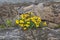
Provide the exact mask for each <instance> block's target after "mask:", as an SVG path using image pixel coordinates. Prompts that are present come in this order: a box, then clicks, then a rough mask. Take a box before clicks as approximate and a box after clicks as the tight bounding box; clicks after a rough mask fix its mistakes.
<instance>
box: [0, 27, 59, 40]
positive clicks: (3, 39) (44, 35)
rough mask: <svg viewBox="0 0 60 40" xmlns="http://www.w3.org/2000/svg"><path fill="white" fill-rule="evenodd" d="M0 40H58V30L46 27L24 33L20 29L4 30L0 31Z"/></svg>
mask: <svg viewBox="0 0 60 40" xmlns="http://www.w3.org/2000/svg"><path fill="white" fill-rule="evenodd" d="M2 31H3V32H2ZM0 40H60V29H55V30H54V29H50V28H48V27H44V28H39V29H30V30H26V31H23V30H21V28H13V29H5V30H0Z"/></svg>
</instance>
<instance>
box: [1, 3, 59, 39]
mask: <svg viewBox="0 0 60 40" xmlns="http://www.w3.org/2000/svg"><path fill="white" fill-rule="evenodd" d="M59 5H60V3H39V4H38V5H31V6H27V7H23V8H22V9H21V10H23V11H22V12H23V13H25V12H29V11H32V12H34V15H37V16H40V17H41V19H42V20H44V21H48V26H50V27H52V28H53V26H57V24H60V20H59V19H60V6H59ZM14 8H17V9H14ZM3 9H4V10H3ZM0 10H1V11H0V14H1V15H0V17H2V18H3V19H4V20H5V19H6V18H8V19H10V18H11V19H16V18H18V15H17V14H16V11H15V10H18V7H17V6H16V7H13V8H11V6H9V5H6V6H3V7H1V8H0ZM12 10H13V12H12V13H11V11H12ZM9 15H10V16H9ZM15 16H17V17H15ZM0 21H1V20H0ZM13 21H14V20H13ZM55 23H57V24H55ZM13 24H14V23H13ZM0 40H60V29H50V28H49V27H44V28H38V29H30V30H26V31H23V30H22V29H21V28H13V29H4V30H1V29H0Z"/></svg>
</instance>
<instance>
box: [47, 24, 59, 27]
mask: <svg viewBox="0 0 60 40" xmlns="http://www.w3.org/2000/svg"><path fill="white" fill-rule="evenodd" d="M48 27H49V28H59V27H58V24H55V23H49V24H48Z"/></svg>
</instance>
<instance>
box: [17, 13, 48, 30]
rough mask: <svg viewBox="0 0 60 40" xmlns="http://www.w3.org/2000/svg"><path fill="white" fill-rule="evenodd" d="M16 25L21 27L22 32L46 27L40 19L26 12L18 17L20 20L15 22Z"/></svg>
mask: <svg viewBox="0 0 60 40" xmlns="http://www.w3.org/2000/svg"><path fill="white" fill-rule="evenodd" d="M16 24H17V25H19V26H20V27H22V28H23V29H24V30H26V29H29V28H33V27H34V28H39V27H42V26H47V24H46V22H42V21H41V18H40V17H38V16H35V15H33V13H32V12H28V13H25V14H22V15H20V19H18V20H16Z"/></svg>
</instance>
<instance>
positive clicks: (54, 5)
mask: <svg viewBox="0 0 60 40" xmlns="http://www.w3.org/2000/svg"><path fill="white" fill-rule="evenodd" d="M59 5H60V3H58V2H47V3H39V4H38V5H30V6H27V7H24V8H23V10H24V11H25V12H28V11H32V12H34V14H35V15H37V16H40V17H41V19H42V20H47V21H49V22H53V23H57V24H60V9H59V7H60V6H59ZM57 20H58V21H57Z"/></svg>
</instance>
